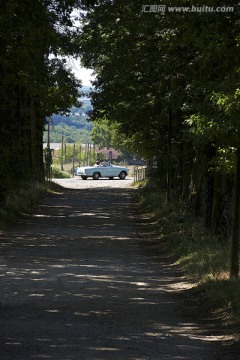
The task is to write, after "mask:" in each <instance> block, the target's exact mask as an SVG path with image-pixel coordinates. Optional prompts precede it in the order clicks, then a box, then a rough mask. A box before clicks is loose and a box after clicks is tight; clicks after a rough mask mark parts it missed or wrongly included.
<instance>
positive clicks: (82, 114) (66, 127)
mask: <svg viewBox="0 0 240 360" xmlns="http://www.w3.org/2000/svg"><path fill="white" fill-rule="evenodd" d="M89 90H90V88H89V87H87V86H84V87H82V88H81V91H84V92H88V91H89ZM80 100H81V103H82V107H81V108H77V107H75V106H73V107H72V108H71V112H70V113H69V114H68V115H61V114H53V115H52V116H51V119H52V123H51V127H50V141H51V142H56V143H59V142H61V141H62V135H63V136H64V141H65V142H67V143H75V142H81V143H89V142H90V131H91V130H92V128H93V124H92V122H89V121H88V118H89V116H88V114H89V111H90V110H91V102H90V98H89V97H87V94H86V96H83V97H81V98H80ZM43 141H44V142H47V131H45V132H44V136H43Z"/></svg>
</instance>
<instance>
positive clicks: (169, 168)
mask: <svg viewBox="0 0 240 360" xmlns="http://www.w3.org/2000/svg"><path fill="white" fill-rule="evenodd" d="M171 193H172V114H171V110H170V109H169V110H168V156H167V203H170V202H171V197H172V196H171V195H172V194H171Z"/></svg>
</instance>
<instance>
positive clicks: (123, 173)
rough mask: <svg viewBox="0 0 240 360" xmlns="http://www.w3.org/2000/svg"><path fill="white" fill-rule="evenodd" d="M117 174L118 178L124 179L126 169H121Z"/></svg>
mask: <svg viewBox="0 0 240 360" xmlns="http://www.w3.org/2000/svg"><path fill="white" fill-rule="evenodd" d="M118 176H119V179H120V180H124V179H125V177H126V176H127V174H126V171H121V172H120V174H119V175H118Z"/></svg>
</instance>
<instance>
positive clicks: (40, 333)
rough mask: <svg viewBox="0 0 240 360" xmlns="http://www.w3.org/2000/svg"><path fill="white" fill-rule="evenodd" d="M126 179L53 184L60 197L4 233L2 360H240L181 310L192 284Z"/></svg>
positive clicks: (0, 301)
mask: <svg viewBox="0 0 240 360" xmlns="http://www.w3.org/2000/svg"><path fill="white" fill-rule="evenodd" d="M131 181H132V180H131V179H129V180H124V181H120V180H112V181H110V180H98V181H93V180H86V181H83V180H80V179H78V178H77V179H69V180H56V182H57V183H58V184H61V185H63V186H64V187H65V188H64V189H63V190H62V191H61V192H59V193H56V194H52V195H49V196H46V197H45V198H43V199H42V201H41V203H40V204H39V206H37V207H36V208H35V209H33V211H32V213H29V214H26V215H24V216H23V217H22V218H21V219H19V221H18V223H17V224H16V225H14V226H13V227H12V228H11V229H9V230H7V231H5V232H2V233H1V234H0V246H1V251H0V269H1V274H0V275H1V276H0V289H1V294H0V305H1V306H0V329H1V330H0V331H1V338H0V359H1V360H22V359H24V360H30V359H54V360H81V359H84V360H85V359H89V360H91V359H93V360H100V359H101V360H108V359H112V360H115V359H116V360H118V359H119V360H120V359H129V360H145V359H159V360H177V359H178V360H179V359H181V360H193V359H197V360H222V359H225V360H231V359H235V360H236V359H238V357H236V353H235V354H233V353H232V352H230V351H229V349H228V347H227V348H226V349H227V350H224V348H223V347H222V344H228V338H227V337H224V336H223V334H222V333H221V332H218V331H216V329H215V327H213V328H212V324H211V323H208V324H207V323H204V325H203V324H202V325H201V324H200V322H197V321H196V317H195V316H193V314H194V311H193V310H194V308H193V306H191V309H189V313H188V311H186V310H187V308H186V305H184V303H183V301H182V299H183V298H184V297H183V296H182V292H184V290H185V289H187V288H188V287H189V286H191V284H189V283H188V282H187V280H186V279H185V278H184V277H183V276H182V274H181V272H180V271H179V269H178V268H177V267H176V266H175V265H174V264H172V263H171V260H170V259H169V258H168V257H167V256H166V255H165V254H164V251H161V247H159V243H158V244H157V243H156V239H155V238H154V232H153V227H152V226H151V224H149V219H147V218H144V217H140V216H139V214H138V211H137V208H136V205H135V204H134V193H135V191H136V190H134V189H133V188H132V187H131ZM163 248H164V244H163ZM229 340H230V339H229ZM223 341H224V342H223Z"/></svg>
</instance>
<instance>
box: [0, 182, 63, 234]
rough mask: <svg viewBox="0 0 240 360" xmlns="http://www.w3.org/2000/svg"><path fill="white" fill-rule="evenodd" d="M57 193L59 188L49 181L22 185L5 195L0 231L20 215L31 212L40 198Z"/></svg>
mask: <svg viewBox="0 0 240 360" xmlns="http://www.w3.org/2000/svg"><path fill="white" fill-rule="evenodd" d="M59 191H61V186H59V185H57V184H55V183H53V182H51V181H46V182H45V183H39V182H29V183H28V184H26V183H23V184H22V185H20V186H19V188H18V190H16V191H12V192H10V193H9V194H8V195H7V197H6V204H5V206H3V207H1V208H0V229H2V228H4V227H5V226H7V225H9V224H12V223H13V222H15V221H16V220H17V218H19V216H20V215H21V214H23V213H26V212H28V211H31V209H32V208H33V207H34V205H36V204H38V202H39V199H40V198H41V197H42V196H44V195H46V194H48V193H53V192H59Z"/></svg>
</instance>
